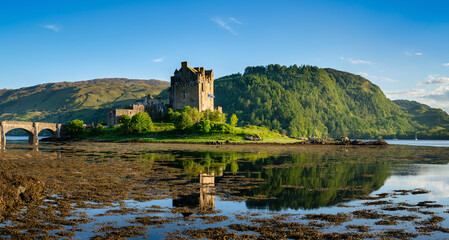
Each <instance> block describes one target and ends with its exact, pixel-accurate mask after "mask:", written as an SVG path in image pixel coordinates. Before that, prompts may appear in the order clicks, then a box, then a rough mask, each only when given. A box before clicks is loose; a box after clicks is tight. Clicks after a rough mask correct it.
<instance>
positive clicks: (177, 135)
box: [82, 123, 299, 144]
mask: <svg viewBox="0 0 449 240" xmlns="http://www.w3.org/2000/svg"><path fill="white" fill-rule="evenodd" d="M255 135H258V136H260V137H262V141H249V140H246V139H245V136H255ZM82 139H84V140H95V141H111V142H121V141H131V140H136V139H138V140H139V141H144V142H154V143H163V142H164V143H207V142H217V141H219V142H226V141H228V142H230V143H241V144H244V143H295V142H298V141H299V140H297V139H293V138H289V137H286V136H283V135H281V134H279V133H277V132H275V131H270V130H268V129H267V128H263V127H257V126H246V127H235V128H234V129H233V132H232V133H218V132H210V133H192V132H189V131H179V130H176V129H175V127H174V125H173V124H171V123H155V124H154V126H153V129H152V131H151V132H148V133H143V134H123V133H122V131H121V129H120V127H119V126H116V127H110V128H105V129H104V130H103V131H102V133H101V134H98V135H95V136H86V137H83V138H82Z"/></svg>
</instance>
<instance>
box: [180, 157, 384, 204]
mask: <svg viewBox="0 0 449 240" xmlns="http://www.w3.org/2000/svg"><path fill="white" fill-rule="evenodd" d="M178 154H179V155H178V157H177V158H176V159H177V160H176V162H177V165H178V166H179V167H181V168H183V169H184V170H188V171H189V172H192V173H196V174H198V173H199V176H200V180H199V181H200V182H201V183H204V182H203V181H205V179H207V178H206V176H208V177H210V178H211V177H212V176H213V175H212V174H214V176H218V177H219V178H218V181H217V186H218V187H222V188H226V187H229V188H237V187H238V185H244V184H247V183H245V182H244V181H242V180H240V181H238V180H237V182H235V184H234V185H233V184H231V185H225V181H224V180H225V179H226V178H227V177H228V176H232V175H235V174H237V175H243V176H245V177H247V178H249V179H251V178H254V179H261V180H259V182H260V183H259V184H256V186H253V187H248V188H245V187H244V188H243V189H239V190H238V191H230V192H233V193H232V195H235V196H239V197H243V198H247V201H246V205H247V207H248V208H255V209H269V210H272V211H279V210H282V209H314V208H320V207H323V206H331V205H336V204H338V203H341V202H344V201H348V200H349V199H351V198H353V197H354V196H357V195H366V194H369V193H371V192H373V191H375V190H377V189H379V188H380V187H381V186H382V185H383V184H384V182H385V180H386V179H387V178H388V176H389V175H390V173H391V171H390V168H391V164H392V163H391V162H389V161H369V160H366V159H365V158H367V156H360V157H358V158H356V159H347V158H340V157H336V156H329V155H326V154H324V153H323V154H319V153H314V154H289V155H287V156H285V155H280V156H268V155H266V154H265V155H263V156H259V157H257V158H254V154H250V155H248V156H246V155H245V154H238V155H235V154H234V155H230V154H229V153H208V154H206V153H189V152H184V153H178ZM206 169H207V170H209V171H212V172H211V173H209V175H205V174H206V173H203V172H204V171H205V170H206ZM223 169H225V170H226V171H225V172H226V173H225V175H224V178H220V177H221V176H222V175H223ZM193 175H195V174H193ZM196 176H198V175H196ZM247 181H251V180H247ZM211 183H215V182H211ZM223 185H225V186H223ZM206 186H207V185H206ZM208 189H209V188H207V187H205V186H204V184H202V188H201V193H206V190H208ZM256 196H263V197H262V198H260V197H259V198H256ZM183 198H186V196H183ZM193 198H194V199H197V198H198V196H193ZM200 198H201V197H200ZM196 201H197V200H196ZM183 202H185V203H187V202H192V201H189V200H187V199H184V200H182V201H176V204H182V203H183ZM192 205H195V206H201V205H202V203H198V202H192Z"/></svg>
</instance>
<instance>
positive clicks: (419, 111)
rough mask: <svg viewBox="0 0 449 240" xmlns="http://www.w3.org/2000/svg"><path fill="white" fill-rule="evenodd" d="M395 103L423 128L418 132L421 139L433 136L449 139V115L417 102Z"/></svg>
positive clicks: (404, 101)
mask: <svg viewBox="0 0 449 240" xmlns="http://www.w3.org/2000/svg"><path fill="white" fill-rule="evenodd" d="M393 102H394V103H395V104H397V105H398V106H400V107H401V108H402V110H403V111H404V112H406V113H407V114H409V115H410V117H411V119H412V120H413V121H416V122H417V123H418V124H420V125H421V126H422V129H420V130H419V131H417V134H418V135H419V136H420V138H423V137H424V138H430V137H432V136H434V138H435V137H436V138H445V139H447V138H449V115H448V114H447V113H446V112H445V111H443V110H441V109H438V108H431V107H429V106H427V105H425V104H422V103H419V102H416V101H409V100H394V101H393Z"/></svg>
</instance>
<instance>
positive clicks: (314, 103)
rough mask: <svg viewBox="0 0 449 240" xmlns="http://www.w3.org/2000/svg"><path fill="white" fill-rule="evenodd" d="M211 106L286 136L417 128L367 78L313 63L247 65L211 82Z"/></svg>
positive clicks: (389, 133)
mask: <svg viewBox="0 0 449 240" xmlns="http://www.w3.org/2000/svg"><path fill="white" fill-rule="evenodd" d="M215 96H216V101H215V105H218V106H223V110H224V111H225V112H226V113H236V114H237V116H238V118H239V120H241V121H242V123H243V124H254V125H264V126H267V127H269V128H272V129H277V130H279V131H280V132H283V133H286V134H288V135H291V136H297V137H302V136H317V137H328V136H331V137H339V136H349V137H357V138H375V137H379V136H383V137H386V136H392V135H393V134H398V135H403V136H405V135H410V134H411V133H414V132H415V131H416V130H417V129H421V127H422V126H421V125H420V124H418V122H416V121H413V120H412V119H411V117H410V115H409V114H406V113H405V112H404V111H403V110H401V107H399V106H398V105H396V104H394V103H393V102H392V101H391V100H389V99H387V98H386V97H385V95H384V94H383V92H382V91H381V90H380V88H379V87H378V86H376V85H374V84H373V83H371V82H370V81H368V80H367V79H365V78H363V77H361V76H358V75H354V74H350V73H346V72H341V71H337V70H334V69H322V68H318V67H313V66H296V65H293V66H290V67H286V66H280V65H278V64H276V65H268V66H266V67H264V66H258V67H247V68H246V69H245V72H244V74H243V75H241V74H234V75H229V76H225V77H222V78H220V79H217V80H216V82H215Z"/></svg>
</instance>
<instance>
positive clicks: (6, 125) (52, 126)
mask: <svg viewBox="0 0 449 240" xmlns="http://www.w3.org/2000/svg"><path fill="white" fill-rule="evenodd" d="M61 128H62V124H60V123H41V122H20V121H0V145H1V146H5V145H6V137H5V135H6V133H7V132H9V131H11V130H14V129H22V130H25V132H27V133H28V136H29V137H28V143H29V144H33V145H37V144H39V138H38V135H39V133H40V132H41V131H42V130H49V131H50V132H51V133H52V135H53V137H54V138H60V137H61Z"/></svg>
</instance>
